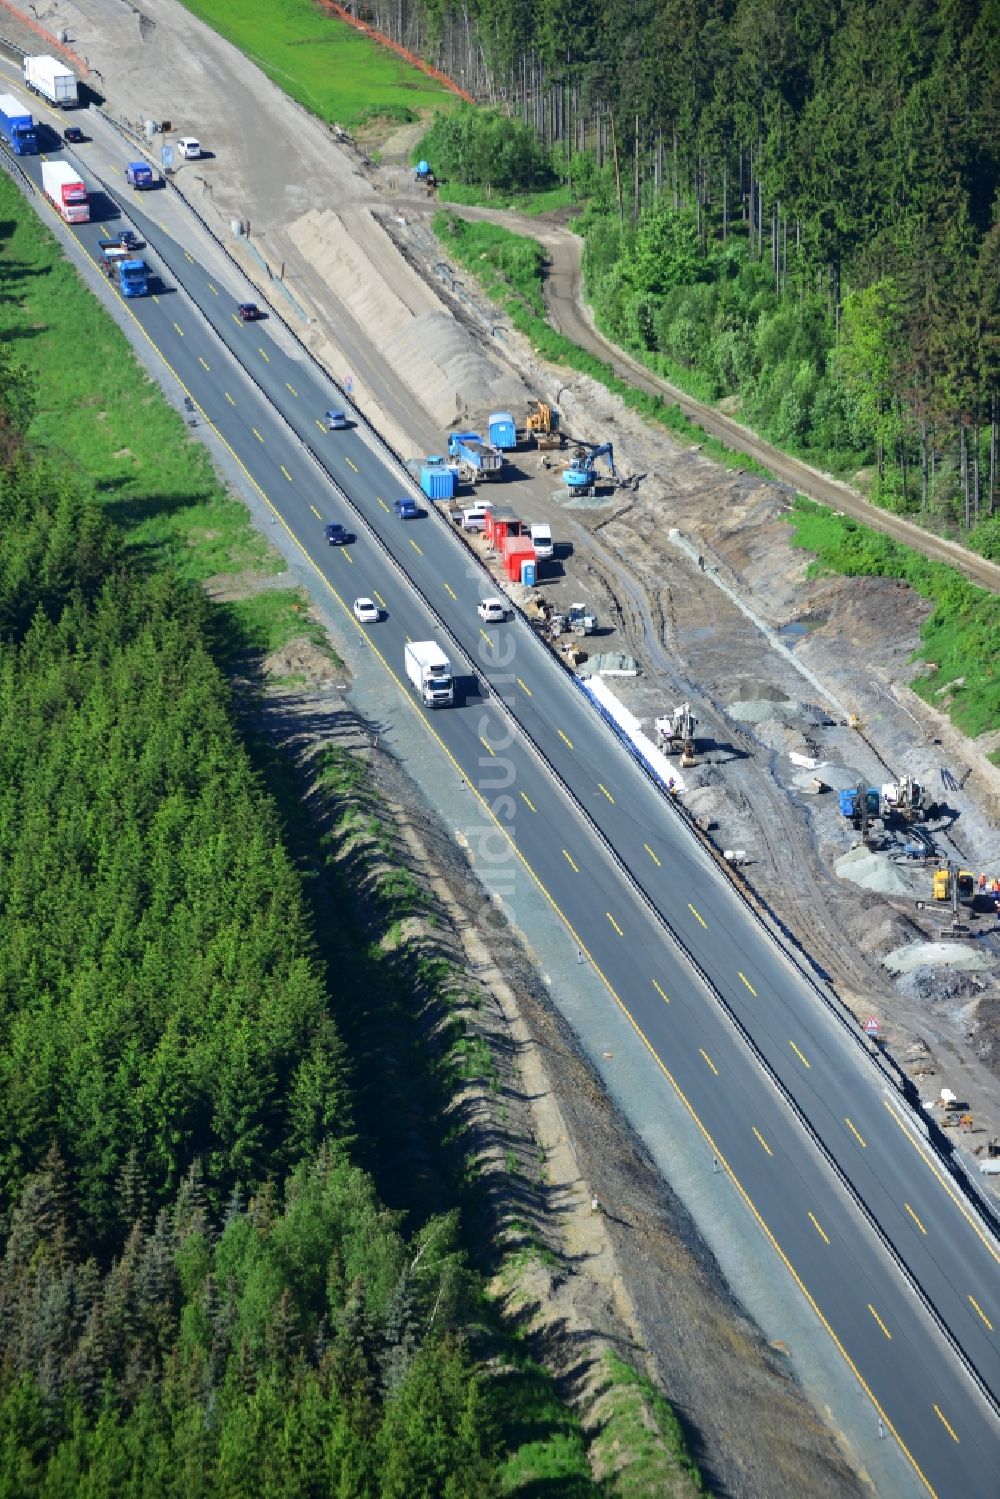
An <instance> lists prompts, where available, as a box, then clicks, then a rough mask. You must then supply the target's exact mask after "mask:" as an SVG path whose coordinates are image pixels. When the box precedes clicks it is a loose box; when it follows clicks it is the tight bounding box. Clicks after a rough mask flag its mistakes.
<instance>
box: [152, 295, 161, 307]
mask: <svg viewBox="0 0 1000 1499" xmlns="http://www.w3.org/2000/svg"><path fill="white" fill-rule="evenodd" d="M153 301H154V302H155V303H156V305H157V307H159V305H160V299H159V297H158V296H157V295H156V293H155V292H154V293H153Z"/></svg>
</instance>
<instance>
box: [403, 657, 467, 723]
mask: <svg viewBox="0 0 1000 1499" xmlns="http://www.w3.org/2000/svg"><path fill="white" fill-rule="evenodd" d="M405 661H406V675H407V676H408V677H409V679H410V685H411V687H412V688H413V690H414V692H416V693H417V695H418V696H419V698H420V701H421V702H422V703H424V704H425V705H426V706H427V707H428V708H449V707H451V704H452V703H453V702H454V701H455V682H454V679H453V677H452V675H451V662H450V661H449V660H448V657H447V656H446V655H445V653H444V651H443V650H442V649H441V647H440V646H439V645H438V643H437V641H436V640H409V641H407V643H406V652H405Z"/></svg>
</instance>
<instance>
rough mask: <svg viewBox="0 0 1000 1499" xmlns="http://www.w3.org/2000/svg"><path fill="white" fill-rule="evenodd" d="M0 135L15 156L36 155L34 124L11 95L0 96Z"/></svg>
mask: <svg viewBox="0 0 1000 1499" xmlns="http://www.w3.org/2000/svg"><path fill="white" fill-rule="evenodd" d="M0 135H2V136H3V138H4V140H5V141H7V143H8V145H9V146H10V149H11V150H12V151H13V153H14V155H15V156H37V155H38V133H37V131H36V129H35V122H34V120H33V119H32V118H31V115H30V114H29V112H28V110H26V109H25V107H24V105H23V104H21V103H19V102H18V100H17V99H15V98H14V95H13V94H0Z"/></svg>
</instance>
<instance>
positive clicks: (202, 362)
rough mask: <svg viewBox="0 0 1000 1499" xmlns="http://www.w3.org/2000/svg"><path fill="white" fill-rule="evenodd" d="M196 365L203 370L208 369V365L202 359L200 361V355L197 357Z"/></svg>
mask: <svg viewBox="0 0 1000 1499" xmlns="http://www.w3.org/2000/svg"><path fill="white" fill-rule="evenodd" d="M198 363H199V364H200V365H201V367H202V369H203V370H207V369H208V365H207V364H206V363H205V361H204V359H202V357H201V355H200V354H199V355H198Z"/></svg>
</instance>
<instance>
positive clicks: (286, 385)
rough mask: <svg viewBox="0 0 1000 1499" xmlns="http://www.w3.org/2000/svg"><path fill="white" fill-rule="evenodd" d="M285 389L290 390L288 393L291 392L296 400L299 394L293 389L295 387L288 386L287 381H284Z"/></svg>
mask: <svg viewBox="0 0 1000 1499" xmlns="http://www.w3.org/2000/svg"><path fill="white" fill-rule="evenodd" d="M285 389H286V390H290V391H291V393H292V395H293V396H295V397H296V398H297V397H298V394H299V393H298V391H297V390H296V389H295V386H294V385H289V383H288V381H287V380H286V381H285Z"/></svg>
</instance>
